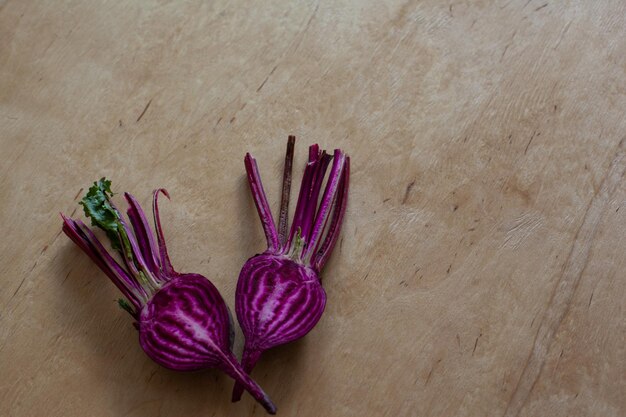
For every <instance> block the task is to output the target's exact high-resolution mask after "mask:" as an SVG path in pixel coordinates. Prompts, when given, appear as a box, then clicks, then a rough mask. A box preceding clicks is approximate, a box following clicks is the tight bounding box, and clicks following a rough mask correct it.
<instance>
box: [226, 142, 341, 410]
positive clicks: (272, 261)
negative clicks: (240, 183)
mask: <svg viewBox="0 0 626 417" xmlns="http://www.w3.org/2000/svg"><path fill="white" fill-rule="evenodd" d="M294 144H295V137H293V136H290V137H289V140H288V142H287V155H286V156H285V169H284V175H283V187H282V197H281V204H280V213H279V219H278V229H277V228H276V226H275V223H274V219H273V217H272V213H271V211H270V207H269V204H268V202H267V198H266V196H265V191H264V190H263V185H262V184H261V178H260V175H259V171H258V167H257V163H256V160H255V159H254V158H253V157H252V156H250V154H247V155H246V158H245V166H246V172H247V174H248V182H249V183H250V189H251V191H252V196H253V198H254V202H255V204H256V207H257V210H258V213H259V216H260V218H261V223H262V225H263V229H264V231H265V237H266V238H267V250H266V251H265V252H263V253H262V254H258V255H255V256H253V257H252V258H250V259H248V261H247V262H246V263H245V265H244V266H243V268H242V270H241V273H240V274H239V281H238V282H237V292H236V295H235V307H236V312H237V318H238V320H239V324H240V325H241V328H242V330H243V334H244V336H245V338H246V340H245V344H244V350H243V356H242V361H241V363H242V365H243V369H244V371H245V372H247V373H250V372H251V371H252V369H253V368H254V366H255V364H256V363H257V361H258V360H259V357H260V356H261V354H262V353H263V352H264V351H265V350H267V349H270V348H272V347H274V346H278V345H282V344H284V343H288V342H291V341H293V340H296V339H299V338H301V337H303V336H304V335H306V334H307V333H308V332H309V331H310V330H311V329H312V328H313V327H315V325H316V324H317V322H318V321H319V319H320V317H321V316H322V313H323V312H324V307H325V305H326V293H325V292H324V289H323V288H322V284H321V281H320V276H319V274H320V271H321V270H322V268H323V267H324V264H325V263H326V261H327V260H328V257H329V256H330V254H331V252H332V250H333V247H334V246H335V243H336V242H337V238H338V236H339V231H340V229H341V223H342V220H343V216H344V213H345V210H346V203H347V197H348V182H349V174H350V158H349V157H348V156H347V155H346V154H345V153H344V152H342V151H341V150H339V149H336V150H335V151H334V155H333V156H331V155H328V154H327V153H326V151H321V152H320V150H319V146H318V145H313V146H311V147H310V148H309V161H308V163H307V165H306V168H305V170H304V175H303V177H302V184H301V186H300V195H299V197H298V202H297V204H296V210H295V213H294V218H293V223H292V225H291V230H290V231H289V233H287V229H288V224H287V223H288V220H287V217H288V208H289V194H290V188H291V171H292V164H293V152H294ZM331 161H332V167H331V170H330V174H329V176H328V179H327V181H326V186H325V188H324V193H323V194H322V196H321V200H320V193H321V190H322V185H323V184H324V177H325V174H326V171H327V169H328V167H329V166H330V163H331ZM243 389H244V387H243V386H242V385H241V384H239V383H236V384H235V387H234V389H233V398H232V399H233V401H238V400H239V399H240V398H241V394H242V392H243Z"/></svg>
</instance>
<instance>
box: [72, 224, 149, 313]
mask: <svg viewBox="0 0 626 417" xmlns="http://www.w3.org/2000/svg"><path fill="white" fill-rule="evenodd" d="M61 217H62V218H63V232H64V233H65V234H66V235H67V236H68V237H69V238H70V239H71V240H72V241H73V242H74V243H75V244H76V245H77V246H78V247H79V248H81V249H82V250H83V252H85V253H86V254H87V256H89V257H90V258H91V260H92V261H94V262H95V263H96V265H98V267H99V268H100V269H101V270H102V272H104V273H105V274H106V275H107V276H108V277H109V279H111V281H112V282H113V283H114V284H115V286H116V287H117V288H118V289H119V290H120V291H121V292H122V294H124V296H125V297H126V298H127V299H128V301H130V302H131V303H132V304H133V306H134V307H135V310H137V309H138V308H140V307H141V305H142V301H143V299H144V294H141V295H139V294H138V292H140V291H141V290H140V289H139V288H137V287H136V285H135V283H134V282H133V281H132V279H131V278H130V277H129V276H128V274H127V273H126V271H124V269H123V268H122V267H121V266H120V264H118V263H117V261H116V260H115V259H113V257H112V256H111V255H110V254H109V253H108V252H107V251H106V249H104V247H102V245H99V247H98V244H99V242H98V241H97V239H95V236H94V239H92V238H91V236H90V235H87V234H86V233H85V232H84V231H83V229H82V228H81V225H80V224H79V223H78V222H77V221H75V220H73V219H70V218H68V217H65V216H64V215H63V214H61ZM81 224H82V222H81ZM82 226H84V229H87V230H88V228H87V226H85V225H84V224H82Z"/></svg>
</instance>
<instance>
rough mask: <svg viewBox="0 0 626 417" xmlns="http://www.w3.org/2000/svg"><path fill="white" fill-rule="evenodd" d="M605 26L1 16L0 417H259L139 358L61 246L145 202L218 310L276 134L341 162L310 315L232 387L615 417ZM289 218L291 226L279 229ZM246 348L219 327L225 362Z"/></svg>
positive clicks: (368, 15) (548, 12)
mask: <svg viewBox="0 0 626 417" xmlns="http://www.w3.org/2000/svg"><path fill="white" fill-rule="evenodd" d="M625 27H626V3H624V2H623V1H619V0H616V1H602V2H592V1H586V2H548V1H544V0H541V1H538V0H523V1H522V0H520V1H515V0H508V1H506V0H505V1H497V2H489V1H472V2H458V1H454V2H441V1H436V0H431V1H408V2H406V3H402V2H394V1H389V2H378V1H370V2H360V1H351V2H318V3H313V2H289V1H282V2H281V1H276V2H258V3H256V4H251V3H250V2H244V1H211V2H209V1H206V2H203V1H176V2H165V1H144V2H97V1H74V2H69V1H66V2H35V1H17V0H0V145H1V154H2V162H1V164H0V169H1V172H2V175H1V177H0V195H1V200H0V222H1V225H2V231H3V239H2V243H1V249H2V250H1V251H0V268H1V277H2V288H1V289H0V374H1V375H2V380H1V382H0V415H2V416H44V415H45V416H128V417H131V416H151V417H153V416H212V415H214V416H227V415H228V416H248V415H257V416H261V415H264V411H263V410H262V409H261V408H260V407H257V406H256V404H255V403H254V401H253V400H252V399H251V398H250V397H249V396H245V397H244V400H243V401H241V402H240V403H237V404H231V403H230V401H229V399H230V390H231V387H232V385H231V380H230V379H229V378H227V377H226V376H223V375H222V374H220V373H218V372H214V371H207V372H203V373H197V374H177V373H174V372H170V371H167V370H165V369H163V368H160V367H159V366H157V365H156V364H155V363H153V362H152V361H150V360H149V359H148V358H147V357H146V356H145V354H144V353H143V352H142V351H141V349H140V347H139V345H138V343H137V336H136V332H135V330H134V329H133V327H132V326H131V320H130V318H129V317H128V315H127V314H126V313H125V312H123V311H122V310H120V309H119V308H118V307H117V306H116V304H115V302H114V300H115V299H116V298H117V297H118V292H117V290H116V289H115V288H114V287H113V285H112V284H111V283H110V282H109V281H108V279H107V278H106V277H105V276H104V275H103V274H102V273H100V272H99V271H98V270H97V269H96V267H95V266H94V265H93V264H92V263H91V262H90V261H89V259H88V258H87V257H86V256H85V255H84V254H82V253H81V252H80V251H79V250H78V249H77V248H76V247H75V246H74V245H73V244H72V243H71V242H70V241H69V239H67V238H66V237H65V236H64V235H62V234H61V233H60V230H61V229H60V228H61V220H60V218H59V216H58V213H59V212H63V213H66V214H71V215H74V216H76V217H81V216H82V214H81V211H80V210H79V206H78V205H77V201H78V200H79V199H80V196H81V195H82V194H83V193H84V192H85V190H86V187H88V186H89V184H90V183H91V182H92V181H94V180H95V179H97V178H100V177H101V176H107V177H108V178H111V179H112V180H113V181H114V190H118V191H123V190H128V191H131V192H133V193H134V194H135V195H136V196H138V198H140V201H141V202H142V203H144V204H146V205H148V204H149V200H150V193H151V190H152V189H154V188H157V187H165V188H167V189H168V190H169V191H170V193H171V195H172V200H171V202H164V204H163V210H162V211H163V213H162V216H163V219H164V222H165V228H166V234H167V235H168V240H169V243H170V246H171V251H172V257H173V262H174V264H175V265H176V266H178V267H179V269H181V270H185V271H193V272H198V273H202V274H204V275H206V276H207V277H210V279H211V280H212V281H213V282H214V283H215V284H216V286H217V287H218V288H219V290H220V291H221V292H222V294H223V296H224V297H225V299H226V300H227V302H228V303H229V304H230V305H231V306H232V305H234V289H235V285H236V280H237V275H238V272H239V269H240V267H241V265H242V264H243V262H244V261H245V260H246V259H247V258H248V257H249V256H251V255H253V254H254V253H256V252H258V251H261V250H262V249H263V246H264V239H263V236H262V231H261V227H260V223H259V221H258V220H257V217H256V213H255V210H254V206H253V203H252V200H251V198H250V195H249V190H248V186H247V184H246V182H245V176H244V168H243V162H242V159H243V156H244V154H245V152H247V151H250V152H252V153H253V154H254V155H255V156H256V157H257V159H258V161H259V164H260V169H261V173H262V176H263V178H264V181H265V183H266V187H267V192H268V194H269V196H270V200H271V201H272V202H273V203H274V210H276V206H277V202H278V194H279V185H280V176H281V170H282V161H283V152H284V146H285V142H286V138H287V135H288V134H295V135H297V136H298V138H299V139H298V143H297V158H296V167H297V170H296V171H297V172H298V177H299V176H300V173H301V169H302V164H303V162H304V158H305V155H306V152H307V151H306V148H307V145H308V144H311V143H314V142H319V143H320V144H321V145H322V146H324V147H326V148H331V149H332V148H334V147H341V148H344V149H346V150H347V151H348V152H349V153H350V155H351V157H352V182H351V185H352V188H351V194H350V202H349V210H348V213H347V220H346V222H345V224H344V227H343V232H342V242H341V245H338V246H337V248H336V250H335V253H334V255H333V258H332V260H331V262H330V263H329V264H328V265H327V267H326V269H325V271H324V274H323V278H324V286H325V288H326V291H327V293H328V307H327V310H326V312H325V315H324V317H323V318H322V320H321V322H320V323H319V324H318V325H317V327H316V328H315V329H314V330H313V331H312V332H311V333H310V334H309V335H307V337H306V338H304V339H302V340H300V341H299V342H296V343H293V344H291V345H288V346H285V347H282V348H278V349H276V350H274V351H271V352H268V353H267V354H266V355H265V356H264V358H263V360H262V362H261V363H260V364H259V365H258V366H257V368H256V369H255V371H254V372H253V376H254V377H255V378H256V379H257V381H258V382H259V383H260V384H261V385H262V386H263V387H264V388H265V390H266V391H267V392H268V393H269V394H270V395H271V396H272V398H273V399H274V401H275V402H276V403H277V405H278V407H279V415H282V416H296V415H297V416H420V417H421V416H504V417H510V416H527V417H531V416H551V417H554V416H603V417H605V416H624V415H625V414H626V394H625V393H626V348H625V346H626V344H625V334H626V321H625V308H626V280H625V278H626V277H625V274H624V270H625V268H626V256H625V249H626V240H625V238H624V236H625V234H624V231H625V228H626V208H625V207H624V205H625V202H626V187H625V186H624V185H625V184H626V182H625V180H624V172H625V169H626V141H625V140H624V138H625V134H626V117H624V110H625V109H626V30H625V29H624V28H625ZM292 207H293V206H292ZM241 346H242V336H241V332H240V330H239V328H238V327H237V343H236V352H237V353H238V354H239V353H240V351H241Z"/></svg>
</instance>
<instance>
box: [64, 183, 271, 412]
mask: <svg viewBox="0 0 626 417" xmlns="http://www.w3.org/2000/svg"><path fill="white" fill-rule="evenodd" d="M161 193H163V194H164V195H165V196H166V197H168V198H169V195H168V193H167V191H166V190H165V189H158V190H156V191H154V194H153V200H152V209H153V215H154V222H155V228H156V240H155V238H154V235H153V233H152V230H151V229H150V227H149V226H148V221H147V219H146V216H145V214H144V212H143V210H142V209H141V207H140V206H139V204H138V202H137V200H136V199H135V198H134V197H133V196H132V195H130V194H128V193H125V194H124V197H125V198H126V200H127V201H128V205H129V208H128V211H127V212H126V213H127V215H128V220H129V221H130V227H129V225H128V224H127V223H126V221H125V220H124V219H123V218H122V215H121V214H120V212H119V211H118V209H117V208H116V207H115V205H114V204H113V202H112V201H111V196H112V195H113V193H112V192H111V181H108V180H106V179H104V178H102V179H101V180H100V181H97V182H95V183H94V185H93V186H92V187H91V188H90V189H89V192H88V193H87V194H86V195H85V197H84V198H83V200H82V201H81V203H80V204H82V205H83V207H84V210H85V214H86V215H87V217H89V218H91V222H92V225H93V226H97V227H99V228H101V229H102V230H104V231H105V232H106V234H107V236H108V238H109V240H110V241H111V245H112V247H113V248H114V249H115V250H116V251H117V252H118V253H119V255H120V256H121V258H122V260H123V263H122V265H120V263H118V262H117V261H116V260H115V259H114V258H113V257H112V256H111V255H110V254H109V253H108V252H107V250H106V249H105V248H104V246H103V245H102V244H101V243H100V241H99V240H98V238H97V237H96V236H95V235H94V233H93V232H92V231H91V230H90V229H89V227H87V226H86V225H85V224H84V223H83V222H82V221H80V220H73V219H70V218H68V217H66V216H64V215H61V216H62V217H63V231H64V232H65V234H66V235H67V236H68V237H69V238H70V239H72V240H73V241H74V243H76V244H77V245H78V246H79V247H80V248H81V249H82V250H83V251H84V252H85V253H86V254H87V255H89V257H90V258H91V259H92V260H93V261H94V262H95V263H96V264H97V265H98V267H100V269H101V270H102V271H103V272H104V273H105V274H106V275H107V276H108V277H109V278H110V279H111V281H113V283H114V284H115V285H116V286H117V287H118V288H119V289H120V291H121V292H122V294H123V295H124V297H125V299H120V300H119V305H120V307H122V308H123V309H124V310H126V311H127V312H128V313H130V315H131V316H132V317H133V318H134V319H135V320H136V322H135V323H133V324H134V325H135V327H136V328H137V330H138V331H139V344H140V345H141V347H142V348H143V350H144V351H145V352H146V354H147V355H148V356H149V357H150V358H152V359H153V360H154V361H155V362H157V363H158V364H160V365H162V366H164V367H166V368H169V369H173V370H176V371H195V370H200V369H207V368H217V369H220V370H222V371H223V372H225V373H226V374H228V375H229V376H231V377H232V378H233V379H235V381H236V382H237V383H238V384H240V385H242V386H244V387H245V389H246V390H248V391H249V392H250V394H251V395H252V396H253V397H254V398H255V399H256V400H257V401H258V402H260V403H261V404H262V405H263V407H265V409H266V410H267V411H268V412H269V413H271V414H274V413H275V412H276V407H275V406H274V404H272V402H271V400H270V399H269V398H268V396H267V395H266V394H265V393H264V392H263V390H262V389H261V388H260V387H259V386H258V385H257V383H256V382H254V381H253V380H252V379H251V378H250V377H249V376H248V374H247V373H246V372H244V371H243V369H242V368H241V365H240V364H239V363H238V362H237V359H236V358H235V356H234V354H233V353H232V350H231V349H232V345H233V341H234V332H233V329H232V319H231V318H230V312H229V310H228V307H227V306H226V304H225V303H224V300H223V299H222V296H221V295H220V293H219V292H218V290H217V288H215V286H214V285H213V284H212V283H211V282H210V281H209V280H208V279H206V278H205V277H203V276H202V275H198V274H184V273H179V272H176V271H175V270H174V268H173V267H172V264H171V262H170V259H169V256H168V253H167V247H166V245H165V240H164V238H163V230H162V228H161V222H160V218H159V206H158V197H159V194H161Z"/></svg>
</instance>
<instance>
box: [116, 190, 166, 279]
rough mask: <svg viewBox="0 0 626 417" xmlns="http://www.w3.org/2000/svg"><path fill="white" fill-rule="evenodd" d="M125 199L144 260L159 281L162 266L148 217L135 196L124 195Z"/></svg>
mask: <svg viewBox="0 0 626 417" xmlns="http://www.w3.org/2000/svg"><path fill="white" fill-rule="evenodd" d="M124 197H125V198H126V201H128V206H129V208H128V210H127V212H126V214H127V215H128V219H129V220H130V224H131V226H132V227H133V231H134V232H135V237H136V238H137V242H138V244H139V249H140V250H141V254H142V256H143V259H144V260H145V262H146V265H147V266H148V269H149V270H150V272H151V273H152V274H153V275H154V277H155V279H157V280H159V275H160V271H161V265H160V264H159V260H158V259H157V257H156V253H157V246H156V242H155V241H154V235H153V234H152V230H150V226H148V220H147V219H146V215H145V213H144V212H143V210H142V208H141V206H140V205H139V203H138V202H137V200H136V199H135V197H134V196H133V195H131V194H129V193H124ZM159 281H160V280H159Z"/></svg>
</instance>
